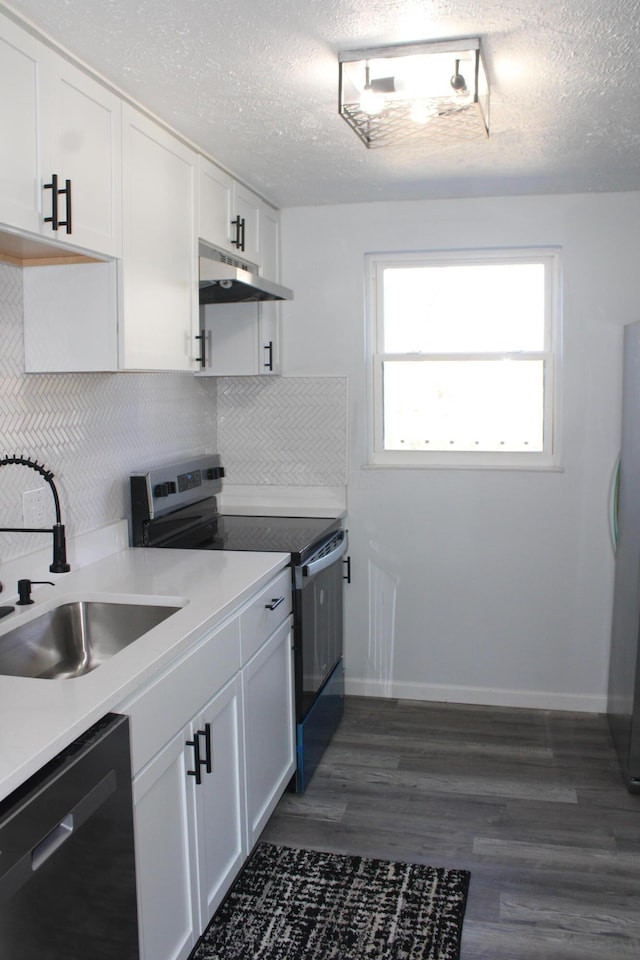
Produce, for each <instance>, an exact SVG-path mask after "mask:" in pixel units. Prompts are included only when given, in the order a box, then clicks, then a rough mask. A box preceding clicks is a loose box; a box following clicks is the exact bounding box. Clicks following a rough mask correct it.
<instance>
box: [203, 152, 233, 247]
mask: <svg viewBox="0 0 640 960" xmlns="http://www.w3.org/2000/svg"><path fill="white" fill-rule="evenodd" d="M199 174H200V202H199V209H200V226H199V230H198V236H199V237H200V239H201V240H204V241H205V242H206V243H210V244H212V245H213V246H214V247H219V248H220V249H222V250H229V251H233V250H234V249H235V247H233V246H232V245H231V221H232V219H233V217H234V216H235V214H232V212H231V205H232V196H233V178H232V177H230V176H229V174H228V173H225V172H224V170H221V169H220V168H219V167H216V166H215V164H213V163H211V162H210V161H209V160H205V158H204V157H199Z"/></svg>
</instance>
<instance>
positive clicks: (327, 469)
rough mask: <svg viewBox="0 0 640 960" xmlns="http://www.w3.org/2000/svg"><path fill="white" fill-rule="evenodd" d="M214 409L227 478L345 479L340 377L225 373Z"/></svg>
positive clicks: (303, 482)
mask: <svg viewBox="0 0 640 960" xmlns="http://www.w3.org/2000/svg"><path fill="white" fill-rule="evenodd" d="M217 410H218V450H219V452H220V454H221V456H222V462H223V464H224V466H225V472H226V477H227V482H228V483H239V484H270V485H283V486H327V487H333V486H343V485H344V484H346V469H347V468H346V462H347V456H346V448H347V380H346V378H345V377H225V378H222V379H220V380H219V381H218V397H217Z"/></svg>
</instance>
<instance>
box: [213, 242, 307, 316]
mask: <svg viewBox="0 0 640 960" xmlns="http://www.w3.org/2000/svg"><path fill="white" fill-rule="evenodd" d="M256 300H293V291H292V290H289V289H288V288H287V287H283V286H281V284H279V283H274V282H273V280H267V279H266V278H265V277H261V276H260V274H259V273H258V270H257V268H256V267H255V266H254V265H253V264H251V263H247V262H245V261H242V260H239V259H237V258H236V257H234V256H233V255H232V254H228V253H224V252H223V251H221V250H216V249H215V248H213V247H208V246H206V245H205V244H203V243H201V244H200V303H203V304H206V303H248V302H252V301H256Z"/></svg>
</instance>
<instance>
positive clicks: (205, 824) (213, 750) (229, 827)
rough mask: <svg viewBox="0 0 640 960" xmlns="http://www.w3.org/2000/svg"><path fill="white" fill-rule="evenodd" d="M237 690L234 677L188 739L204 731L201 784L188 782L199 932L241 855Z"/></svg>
mask: <svg viewBox="0 0 640 960" xmlns="http://www.w3.org/2000/svg"><path fill="white" fill-rule="evenodd" d="M241 689H242V688H241V683H240V677H235V678H234V679H233V680H232V681H231V683H229V684H227V686H226V687H225V688H224V690H222V691H221V692H220V693H219V694H217V695H216V696H215V697H214V698H213V700H211V701H210V703H208V704H207V706H206V707H205V708H204V710H203V711H202V713H201V714H200V715H199V717H198V718H197V720H196V721H195V723H194V730H193V735H194V736H196V735H198V731H205V735H204V736H201V741H204V743H203V745H202V746H201V748H200V753H201V756H203V760H204V762H205V765H204V766H203V767H201V778H200V779H201V782H200V783H199V784H198V783H197V782H195V778H193V779H194V787H193V790H194V793H195V811H196V839H197V844H196V846H197V850H198V862H199V876H198V887H199V891H200V896H199V898H198V911H199V926H200V929H204V928H205V927H206V925H207V923H208V922H209V919H210V917H212V916H213V914H214V913H215V911H216V910H217V908H218V906H219V905H220V902H221V900H222V898H223V897H224V895H225V893H226V892H227V890H228V889H229V887H230V886H231V882H232V880H233V878H234V877H235V875H236V874H237V872H238V870H239V869H240V867H241V866H242V862H243V860H244V859H245V857H246V855H247V847H246V843H245V831H244V816H243V811H244V808H245V785H244V748H243V736H242V700H241V698H242V693H241ZM203 747H204V751H205V752H204V755H203V754H202V750H203ZM207 760H208V761H209V762H208V764H207ZM190 769H193V767H191V768H190Z"/></svg>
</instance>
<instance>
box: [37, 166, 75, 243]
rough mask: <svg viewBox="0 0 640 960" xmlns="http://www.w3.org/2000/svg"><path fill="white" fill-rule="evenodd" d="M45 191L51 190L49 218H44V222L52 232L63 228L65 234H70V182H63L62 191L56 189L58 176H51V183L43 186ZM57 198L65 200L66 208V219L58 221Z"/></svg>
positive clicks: (54, 174)
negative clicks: (48, 224)
mask: <svg viewBox="0 0 640 960" xmlns="http://www.w3.org/2000/svg"><path fill="white" fill-rule="evenodd" d="M44 189H45V190H51V216H50V217H45V218H44V222H45V223H50V224H51V229H52V230H56V231H57V230H58V229H59V228H60V227H65V228H66V232H67V233H71V230H72V220H71V180H65V182H64V187H63V189H60V188H59V187H58V174H57V173H52V174H51V183H45V184H44ZM58 197H65V198H66V202H67V204H66V206H67V219H66V220H60V218H59V212H58Z"/></svg>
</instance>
